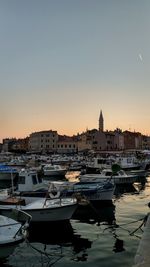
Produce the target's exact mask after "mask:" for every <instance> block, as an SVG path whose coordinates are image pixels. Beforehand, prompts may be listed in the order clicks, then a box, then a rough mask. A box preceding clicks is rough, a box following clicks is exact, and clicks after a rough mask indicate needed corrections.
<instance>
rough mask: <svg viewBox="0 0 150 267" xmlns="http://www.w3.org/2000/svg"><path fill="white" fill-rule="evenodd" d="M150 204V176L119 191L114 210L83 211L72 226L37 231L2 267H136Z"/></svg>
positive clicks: (108, 207) (112, 205) (111, 206)
mask: <svg viewBox="0 0 150 267" xmlns="http://www.w3.org/2000/svg"><path fill="white" fill-rule="evenodd" d="M149 201H150V177H147V179H146V181H143V183H142V184H141V183H139V184H136V186H130V187H129V186H128V187H127V186H126V187H119V188H116V191H115V195H114V197H113V201H112V203H109V205H108V204H107V205H106V204H102V203H99V204H98V205H97V206H93V205H92V204H90V205H89V206H82V207H80V209H78V210H77V212H76V213H75V214H74V216H73V218H72V219H71V220H70V221H69V222H67V223H63V224H56V223H55V224H48V225H42V224H41V225H37V226H34V227H32V226H31V229H30V231H29V234H28V238H27V239H26V241H24V242H23V243H21V244H19V245H17V246H16V248H15V250H14V251H13V253H12V254H11V255H10V256H9V257H8V258H6V259H3V260H0V266H12V267H30V266H32V267H34V266H36V267H37V266H39V267H48V266H61V267H64V266H65V267H67V266H68V267H69V266H72V267H76V266H86V267H87V266H90V267H91V266H94V267H127V266H131V267H132V266H133V264H134V257H135V254H136V251H137V248H138V244H139V241H140V239H141V237H142V233H143V227H144V226H143V220H144V218H145V215H146V214H147V213H148V212H149V208H148V205H147V204H148V203H149Z"/></svg>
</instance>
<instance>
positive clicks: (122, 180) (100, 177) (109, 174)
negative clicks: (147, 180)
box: [79, 169, 138, 184]
mask: <svg viewBox="0 0 150 267" xmlns="http://www.w3.org/2000/svg"><path fill="white" fill-rule="evenodd" d="M137 177H138V175H136V174H127V173H126V172H125V171H124V170H118V171H116V172H115V173H114V172H113V171H112V169H103V170H102V171H101V173H99V174H84V175H82V176H80V178H79V179H80V181H81V182H89V181H90V182H95V183H101V182H104V181H106V180H112V181H114V183H115V184H133V183H134V182H136V179H137Z"/></svg>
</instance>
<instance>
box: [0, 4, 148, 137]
mask: <svg viewBox="0 0 150 267" xmlns="http://www.w3.org/2000/svg"><path fill="white" fill-rule="evenodd" d="M0 93H1V97H0V129H1V130H0V141H1V140H2V139H3V138H6V137H7V138H12V137H17V138H18V137H26V136H28V135H29V134H30V133H32V132H35V131H41V130H50V129H52V130H56V131H57V132H58V133H59V134H68V135H72V134H77V133H78V132H79V133H81V132H82V131H85V130H86V128H88V129H93V128H98V119H99V113H100V110H101V109H102V111H103V116H104V128H105V130H106V129H107V130H114V129H115V128H116V127H119V128H121V129H122V130H126V129H127V130H131V131H134V130H135V131H140V132H141V133H143V134H147V135H150V1H149V0H142V1H141V0H124V1H123V0H0Z"/></svg>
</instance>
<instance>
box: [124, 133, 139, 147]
mask: <svg viewBox="0 0 150 267" xmlns="http://www.w3.org/2000/svg"><path fill="white" fill-rule="evenodd" d="M123 135H124V148H125V149H141V148H142V135H141V133H136V132H130V131H124V132H123Z"/></svg>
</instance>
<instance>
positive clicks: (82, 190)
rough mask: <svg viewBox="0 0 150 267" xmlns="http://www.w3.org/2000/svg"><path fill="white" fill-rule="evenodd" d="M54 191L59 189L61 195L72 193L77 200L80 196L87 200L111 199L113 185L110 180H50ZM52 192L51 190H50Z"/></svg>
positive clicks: (70, 194)
mask: <svg viewBox="0 0 150 267" xmlns="http://www.w3.org/2000/svg"><path fill="white" fill-rule="evenodd" d="M51 184H52V185H53V187H54V189H55V188H56V189H55V190H56V191H60V195H61V196H63V197H64V196H66V197H68V196H72V195H74V196H75V197H76V198H77V199H78V200H80V198H81V200H82V197H84V198H86V199H87V200H88V201H91V202H97V201H112V198H113V194H114V190H115V186H114V184H112V183H111V182H104V183H101V184H100V183H93V182H92V181H91V182H90V181H88V182H75V183H71V182H57V181H55V182H51ZM52 192H53V191H52Z"/></svg>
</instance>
